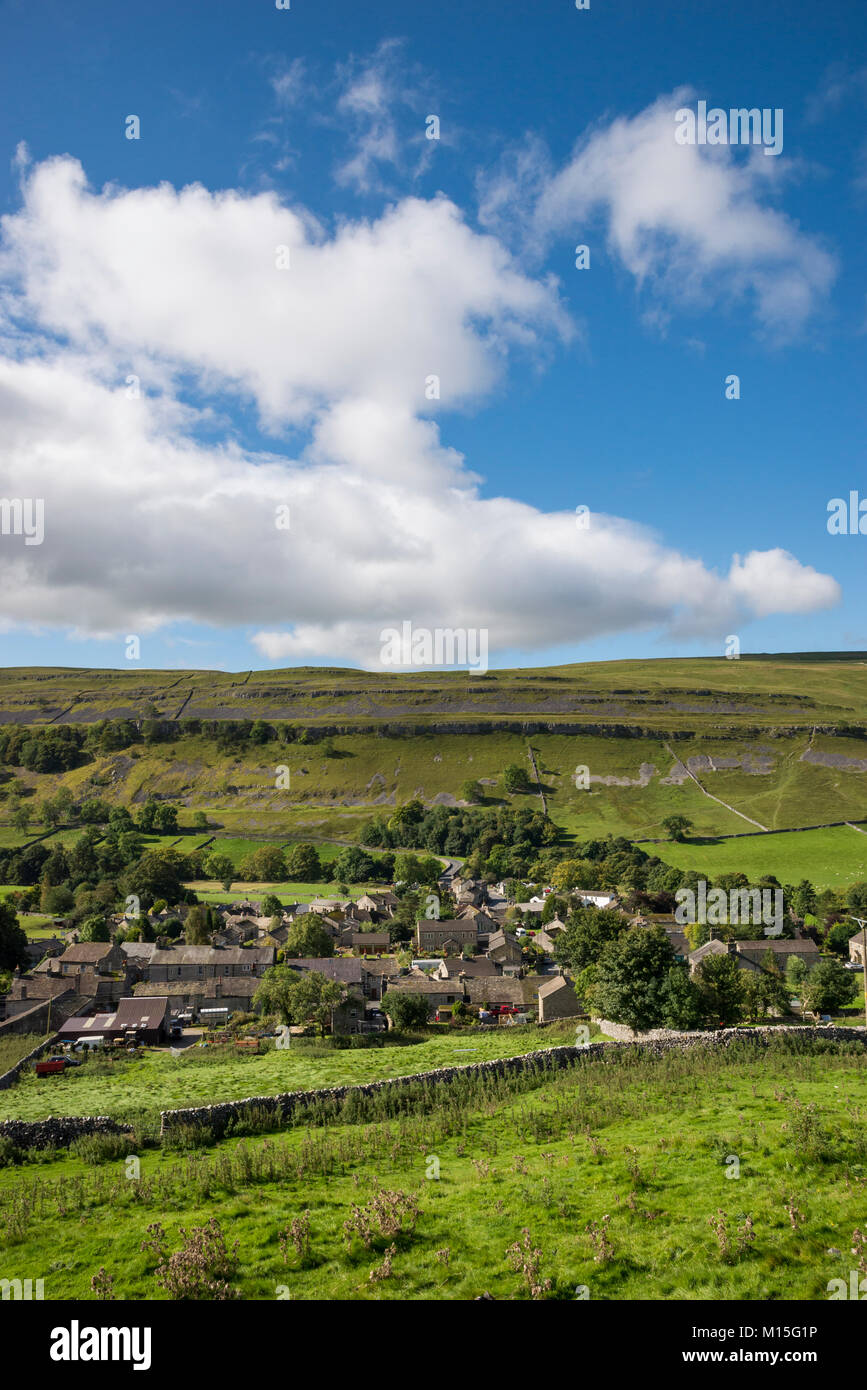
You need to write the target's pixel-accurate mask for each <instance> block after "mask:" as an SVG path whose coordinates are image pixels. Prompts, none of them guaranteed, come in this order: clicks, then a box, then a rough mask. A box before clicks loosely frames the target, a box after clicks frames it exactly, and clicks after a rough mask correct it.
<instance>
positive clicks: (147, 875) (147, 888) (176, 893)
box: [123, 848, 185, 903]
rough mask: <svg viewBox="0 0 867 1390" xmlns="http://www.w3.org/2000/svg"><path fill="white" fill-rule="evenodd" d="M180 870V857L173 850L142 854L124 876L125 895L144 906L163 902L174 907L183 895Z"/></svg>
mask: <svg viewBox="0 0 867 1390" xmlns="http://www.w3.org/2000/svg"><path fill="white" fill-rule="evenodd" d="M184 868H185V861H184V859H183V856H182V855H180V854H178V852H177V850H175V849H171V848H166V849H149V850H146V851H145V853H144V854H143V855H142V857H141V859H140V860H139V861H138V863H137V864H135V865H134V866H133V868H132V869H130V870H129V872H128V873H127V875H126V878H125V880H124V885H123V886H124V890H125V894H126V893H135V894H136V896H137V897H139V898H146V899H147V901H148V902H153V901H154V899H155V898H165V900H166V902H168V903H176V902H178V901H179V900H180V899H181V897H182V894H183V871H184Z"/></svg>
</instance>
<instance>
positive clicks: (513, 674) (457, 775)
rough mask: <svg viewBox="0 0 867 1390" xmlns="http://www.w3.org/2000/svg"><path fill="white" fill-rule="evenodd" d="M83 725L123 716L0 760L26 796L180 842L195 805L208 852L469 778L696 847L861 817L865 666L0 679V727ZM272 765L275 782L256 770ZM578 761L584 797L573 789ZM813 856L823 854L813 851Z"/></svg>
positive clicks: (571, 823)
mask: <svg viewBox="0 0 867 1390" xmlns="http://www.w3.org/2000/svg"><path fill="white" fill-rule="evenodd" d="M104 720H115V721H120V720H129V721H132V722H131V724H129V725H127V726H126V727H127V728H131V729H133V732H134V734H135V738H134V739H132V740H127V743H128V745H129V746H124V740H123V738H121V739H120V745H119V746H116V747H113V748H112V750H111V751H101V750H100V748H98V747H97V748H95V749H94V748H90V749H89V750H88V752H87V755H86V756H82V758H81V759H80V765H78V766H75V767H72V768H70V769H69V770H67V771H65V772H38V771H33V770H28V768H27V767H26V766H16V767H14V768H12V767H9V766H8V765H7V767H6V769H5V776H6V777H7V780H8V777H9V776H10V775H14V778H15V780H16V782H17V785H18V786H19V788H20V789H21V790H22V792H23V796H24V801H25V804H26V805H28V806H31V807H36V806H38V805H39V803H40V802H41V801H42V799H43V798H44V797H45V796H48V795H51V794H52V793H53V792H54V791H56V789H57V788H58V787H59V786H60V785H61V784H63V785H65V786H67V787H68V788H69V789H70V790H71V791H72V792H73V793H74V795H75V797H76V799H82V798H85V797H88V796H98V797H100V798H101V799H102V800H104V801H107V802H108V803H109V804H112V805H114V804H123V805H133V806H135V805H140V804H141V803H143V802H144V801H145V800H146V799H148V798H149V797H150V796H156V797H157V798H159V799H168V800H170V801H172V802H173V803H175V804H176V805H178V806H179V807H180V808H182V809H181V826H182V827H187V828H189V829H190V831H192V828H193V814H194V813H195V812H197V811H204V812H206V814H207V816H208V819H209V832H208V833H209V834H212V835H216V836H217V837H218V838H219V839H221V840H233V841H239V842H240V841H242V840H248V841H250V840H252V841H261V840H273V841H276V842H278V843H282V844H286V843H288V842H291V841H293V840H298V839H304V840H316V841H320V842H325V841H353V840H357V839H358V837H359V834H360V831H361V829H362V827H363V825H364V823H365V822H366V821H367V820H369V818H370V817H371V815H375V814H385V815H388V808H394V807H396V806H398V805H400V804H401V803H402V802H405V801H407V800H409V799H411V798H419V799H420V800H421V801H423V802H424V803H425V805H427V806H432V805H437V804H439V805H446V806H455V805H459V804H462V803H461V788H462V784H463V783H464V782H465V781H466V780H467V779H472V780H475V781H478V782H480V783H481V785H482V790H483V793H484V796H485V801H486V804H488V805H489V806H496V805H498V804H504V803H510V804H513V805H514V804H517V805H525V806H538V807H540V808H541V807H542V805H543V804H544V807H545V809H546V810H547V811H548V814H549V815H550V816H551V817H552V819H553V820H554V821H555V822H556V823H557V824H558V825H559V826H560V827H561V829H562V831H563V833H564V835H565V836H567V837H575V838H577V839H588V838H594V837H599V836H605V835H609V834H612V835H625V836H628V837H630V838H633V839H641V840H644V839H659V838H663V837H664V830H663V826H662V822H663V821H664V819H665V818H666V816H668V815H670V814H672V813H673V812H678V813H681V814H683V815H686V816H687V817H689V819H690V820H691V821H692V822H693V827H694V831H693V833H694V835H696V836H698V837H700V838H701V839H705V840H708V839H717V838H719V837H721V836H727V835H735V834H740V833H743V832H744V831H751V830H756V829H760V828H762V829H766V830H769V831H775V830H781V829H787V828H792V827H803V826H817V825H825V824H828V823H832V822H844V821H861V820H864V819H865V817H867V654H865V653H860V652H858V653H813V654H811V653H801V654H786V655H780V656H756V657H743V658H741V660H739V661H727V660H725V659H724V658H697V659H694V660H685V659H677V660H659V661H620V662H600V663H592V664H576V665H570V666H563V667H557V668H550V669H547V668H544V669H538V670H529V671H495V672H490V673H488V674H487V675H484V676H473V675H468V674H467V673H466V672H435V673H430V672H421V673H411V674H405V673H403V674H389V675H381V674H372V673H369V672H363V671H353V670H334V669H325V668H299V669H294V670H278V671H262V672H242V673H235V674H231V673H225V672H207V671H195V672H183V673H178V672H176V671H174V672H172V671H151V672H149V671H100V670H92V669H82V670H76V669H60V670H49V669H28V670H25V669H20V668H10V669H6V670H5V671H0V724H2V725H3V726H6V727H7V728H9V727H13V728H15V727H17V728H18V729H19V730H21V734H20V736H21V737H24V736H25V731H26V730H28V729H33V730H34V732H36V731H38V730H39V729H43V728H46V727H47V728H51V729H62V728H63V727H64V726H70V725H71V726H73V727H72V728H70V729H69V736H70V737H72V736H74V735H75V736H81V737H83V736H84V734H85V732H86V730H87V728H88V727H90V726H96V727H97V728H98V727H100V726H101V721H104ZM254 720H258V721H264V724H263V725H262V730H263V732H262V736H261V738H259V739H258V740H257V741H256V742H255V743H254V742H251V741H247V740H241V742H240V744H236V745H232V744H231V741H227V740H226V739H220V738H219V737H218V731H219V730H220V729H221V728H222V729H230V728H231V725H230V724H227V723H226V721H238V724H239V726H240V727H244V728H246V729H249V728H250V727H251V722H252V721H254ZM76 730H77V731H78V734H76ZM136 730H138V731H139V732H138V733H135V731H136ZM141 731H144V738H142V732H141ZM326 739H328V740H329V741H328V742H326ZM509 764H518V765H520V766H523V767H525V768H526V769H527V771H528V774H529V775H530V777H531V780H532V782H533V786H534V790H532V791H530V792H527V793H523V794H520V795H517V796H509V795H507V794H506V793H505V792H504V791H503V790H502V785H501V781H500V779H501V774H502V772H503V769H504V768H505V767H506V766H508V765H509ZM286 768H288V777H287V776H286V774H285V772H284V773H283V775H282V777H278V773H279V771H280V769H286ZM581 769H584V770H586V771H585V772H584V774H583V776H584V779H585V780H586V781H587V782H588V783H589V785H586V786H582V785H580V783H581V780H582V778H581V773H580V770H581ZM576 772H577V773H579V785H577V786H576ZM287 781H288V785H285V783H286V782H287ZM278 782H282V783H283V784H284V785H278ZM184 808H186V809H184ZM187 811H188V812H189V815H187ZM37 833H42V830H41V827H39V826H38V825H37V826H35V827H34V825H31V826H30V827H29V828H28V830H27V831H26V832H24V833H19V832H18V831H16V830H15V829H14V828H13V826H12V824H11V817H10V816H9V814H8V810H7V808H6V807H5V806H4V805H3V803H2V802H0V845H3V846H5V847H9V846H12V845H16V844H21V843H25V842H26V841H27V840H28V839H32V838H33V837H34V836H35V835H36V834H37ZM61 833H65V832H61ZM73 833H74V832H73ZM204 838H207V836H205V837H204ZM787 841H788V843H789V844H790V845H791V847H792V850H794V842H793V841H792V839H791V837H787ZM197 842H198V843H201V838H200V840H199V841H197ZM804 843H805V846H806V842H804ZM743 844H748V845H749V846H750V849H749V851H748V852H749V854H750V855H751V856H753V855H756V854H758V855H759V856H761V853H762V850H761V845H762V841H761V840H756V841H746V842H739V841H734V842H732V847H731V849H730V851H728V850H727V851H726V855H728V854H729V852H730V853H731V854H732V855H734V856H738V855H740V854H741V848H740V846H741V845H743ZM827 846H828V848H827V856H826V857H828V858H829V863H828V865H827V866H822V865H818V866H817V865H815V864H814V860H815V859H816V858H817V856H815V855H813V856H811V865H812V866H813V867H818V868H820V869H823V870H824V869H825V868H826V869H827V873H825V872H819V873H817V875H816V881H817V882H820V881H823V879H824V880H825V881H827V882H832V881H834V882H836V881H838V879H839V875H840V874H842V875H843V876H844V878H847V877H848V875H849V872H850V868H851V869H852V870H853V871H854V870H855V869H858V870H859V871H860V848H861V847H860V844H857V843H856V832H849V831H846V830H844V832H843V833H842V834H841V835H839V836H837V837H836V838H832V839H831V840H829V841H828V842H827ZM248 848H249V846H248ZM696 853H698V847H696ZM786 853H787V855H788V854H789V850H788V849H787V851H786ZM825 854H826V848H825V842H823V849H822V851H821V852H820V855H819V856H818V857H819V858H821V857H822V856H823V855H825ZM793 857H794V858H797V851H795V853H794V856H793ZM708 862H709V858H708ZM738 862H739V863H740V862H741V861H740V860H738Z"/></svg>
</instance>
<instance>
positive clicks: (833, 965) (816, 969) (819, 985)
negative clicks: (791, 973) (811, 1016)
mask: <svg viewBox="0 0 867 1390" xmlns="http://www.w3.org/2000/svg"><path fill="white" fill-rule="evenodd" d="M857 993H858V982H857V976H856V975H855V973H854V971H851V970H846V969H845V967H844V966H842V965H841V964H840V962H839V961H838V960H820V961H817V963H816V964H815V965H814V966H813V969H812V970H811V971H810V973H809V975H808V976H807V978H806V980H805V981H804V983H803V985H802V986H801V1002H802V1004H803V1006H804V1008H805V1009H808V1010H809V1011H810V1013H816V1014H836V1013H839V1012H840V1010H841V1009H842V1008H843V1007H844V1006H845V1005H846V1004H851V1003H852V1001H853V999H854V998H855V996H856V994H857Z"/></svg>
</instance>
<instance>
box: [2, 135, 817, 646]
mask: <svg viewBox="0 0 867 1390" xmlns="http://www.w3.org/2000/svg"><path fill="white" fill-rule="evenodd" d="M23 199H24V202H23V207H22V209H21V211H20V212H18V213H15V214H13V215H11V216H8V217H6V218H5V219H3V223H2V233H3V243H2V253H0V272H2V283H3V285H4V297H3V300H2V301H0V302H2V304H3V305H4V307H5V315H6V322H5V325H0V327H3V328H4V338H3V343H4V344H5V353H4V355H2V356H0V429H2V469H0V490H2V492H3V493H4V494H5V495H6V496H22V497H33V496H35V497H42V498H44V500H45V541H44V544H43V545H41V546H34V547H25V546H24V545H23V543H22V544H17V543H16V538H14V537H7V538H5V539H4V544H3V546H2V549H0V585H2V590H3V598H4V603H3V607H4V613H5V614H6V616H7V617H8V618H9V619H10V620H11V621H14V622H17V623H21V624H27V625H31V626H32V625H37V626H42V627H54V626H65V627H67V628H69V627H72V628H74V629H75V630H76V631H77V632H79V633H96V634H109V633H111V634H118V633H120V634H123V633H126V632H148V631H153V630H154V629H155V628H160V627H165V626H166V625H168V624H171V623H173V622H178V621H183V620H186V621H194V622H197V623H202V624H211V625H213V626H215V627H241V628H246V630H247V631H248V634H249V636H250V639H251V641H252V642H253V644H254V647H255V649H256V650H257V651H258V652H259V653H260V654H261V655H262V656H265V657H267V658H269V659H271V660H287V661H296V660H305V659H311V658H314V659H316V658H322V657H325V658H327V659H331V660H335V659H348V660H352V661H355V662H357V663H358V664H360V665H363V666H367V667H372V668H375V667H376V666H377V665H378V662H379V656H380V633H381V631H382V630H383V628H385V627H389V626H394V625H397V624H400V623H401V622H402V621H404V620H409V621H411V622H412V623H413V624H414V625H416V626H425V627H431V628H434V627H449V628H459V627H465V628H485V629H487V630H488V633H489V644H490V649H491V655H492V658H493V659H496V653H497V651H506V650H509V649H512V650H514V649H520V650H523V651H526V652H542V651H544V650H545V649H546V648H549V647H551V646H554V645H560V644H565V643H570V644H575V643H578V642H580V641H581V640H583V639H585V638H589V637H595V636H600V635H602V634H605V633H614V632H623V631H629V630H636V629H645V630H650V629H653V630H657V631H658V630H662V631H669V632H672V633H679V634H684V633H686V634H694V635H700V636H706V637H712V638H714V639H716V640H721V636H722V635H724V634H725V633H727V632H729V631H732V630H733V629H734V625H735V624H736V623H737V622H740V621H746V620H749V618H751V617H754V616H757V615H763V614H766V613H769V612H772V611H777V612H780V611H782V612H792V611H797V612H808V611H812V610H814V609H817V608H822V607H825V606H827V605H828V604H830V603H833V602H835V601H836V599H837V597H838V593H837V587H836V585H835V583H834V581H833V580H831V579H829V578H828V577H827V576H823V575H820V574H817V573H816V572H815V571H813V570H811V569H809V568H808V567H805V566H802V565H800V564H799V563H798V561H797V560H796V559H794V558H793V557H792V556H789V555H786V554H785V552H782V551H770V552H764V553H756V552H754V553H752V554H750V555H748V556H746V558H745V559H744V560H740V559H739V558H736V559H735V562H734V564H733V566H732V570H731V572H730V574H729V575H728V576H721V575H719V574H717V573H715V572H714V571H712V570H709V569H708V568H707V567H706V566H705V565H704V564H703V563H702V562H701V560H699V559H697V558H694V557H691V556H687V555H683V554H681V553H680V552H678V551H677V550H675V549H672V548H670V547H667V546H665V545H664V544H662V543H661V542H660V541H659V540H658V538H656V537H655V536H653V535H651V534H650V533H649V532H647V531H645V530H644V529H643V528H641V527H638V526H636V525H633V524H631V523H629V522H628V521H624V520H621V519H618V518H616V517H608V516H603V515H594V516H593V517H592V518H591V524H590V526H589V527H588V528H587V529H586V530H584V529H579V528H578V526H576V519H575V517H574V516H573V515H572V514H567V513H562V512H555V513H545V512H542V511H541V510H540V509H538V508H536V507H533V506H530V505H528V504H526V503H524V502H518V501H515V500H513V499H510V498H505V497H485V496H484V495H483V493H482V491H481V487H480V484H479V480H478V479H477V478H476V477H474V475H473V474H472V472H471V471H470V470H469V468H468V467H467V464H466V461H465V460H464V459H463V457H462V456H461V455H460V454H459V453H458V452H456V451H455V450H454V449H451V448H449V447H448V445H447V443H446V442H445V441H444V440H443V438H442V437H441V432H440V426H439V424H438V423H437V421H436V420H435V419H432V418H429V417H430V415H431V413H432V411H433V410H434V408H435V406H436V402H431V401H428V400H426V399H425V396H424V384H425V381H426V379H427V378H428V377H429V375H430V374H432V373H435V374H437V375H439V376H440V378H441V383H442V397H443V401H444V402H447V403H449V404H451V405H464V406H466V405H469V404H470V403H472V402H474V401H476V400H478V399H479V398H480V397H481V396H482V395H483V394H484V393H485V392H488V391H490V390H491V389H492V387H493V386H494V385H495V384H496V382H497V381H498V379H499V378H500V375H501V373H502V372H503V370H504V368H505V365H506V363H507V361H508V359H509V358H510V356H512V355H513V354H514V353H516V352H526V351H531V352H539V351H541V350H543V349H544V348H545V346H546V344H550V343H551V341H552V340H553V341H556V340H557V338H558V337H568V336H569V334H570V333H572V332H574V327H573V326H572V325H571V324H570V322H569V320H568V318H567V316H566V314H565V312H564V310H563V308H562V306H561V304H560V301H559V298H558V293H557V287H556V285H555V284H554V283H552V282H551V281H549V280H547V279H542V278H539V277H536V278H532V277H529V276H527V275H526V274H524V273H522V272H521V271H520V269H519V268H518V267H517V266H516V264H515V263H514V262H513V260H512V259H511V257H510V256H509V254H508V252H507V251H506V250H505V249H504V247H503V246H502V244H501V243H500V242H499V241H498V240H497V239H496V238H495V237H493V236H491V235H482V234H479V233H477V232H475V231H473V230H472V229H471V228H469V227H468V226H467V225H466V223H465V222H464V220H463V219H462V217H461V215H460V212H459V210H458V209H457V208H456V207H455V206H454V205H453V204H452V203H451V202H449V201H448V200H446V199H444V198H438V199H433V200H429V201H423V200H419V199H406V200H404V201H403V202H401V203H399V204H397V205H395V206H393V207H391V208H389V209H388V210H386V212H384V213H383V215H382V216H381V217H380V218H379V219H377V220H375V221H357V222H346V223H343V224H341V225H340V226H338V227H337V228H336V230H335V231H334V232H333V233H332V234H328V233H326V231H325V230H324V229H323V228H322V226H321V225H320V224H319V223H318V222H317V221H316V219H315V218H314V217H312V216H311V214H310V213H309V212H308V211H307V210H305V209H303V208H288V207H286V206H284V205H283V204H281V203H280V201H279V200H278V199H277V198H276V197H275V196H274V195H273V194H259V195H256V196H242V195H240V194H238V193H236V192H231V191H230V192H226V193H210V192H208V191H207V190H205V189H204V188H200V187H193V188H187V189H183V190H181V191H176V190H175V189H173V188H171V187H169V186H168V185H163V186H161V187H159V188H147V189H139V190H133V191H124V190H121V189H117V188H110V189H106V190H103V191H102V192H101V193H94V192H93V191H92V190H90V189H89V188H88V187H87V184H86V180H85V178H84V174H83V171H82V170H81V168H80V166H79V165H78V164H77V163H76V162H75V161H74V160H71V159H69V158H65V159H58V160H51V161H48V162H46V163H43V164H41V165H38V166H36V167H35V168H34V169H32V170H30V171H28V172H27V173H26V174H25V182H24V185H23ZM281 243H283V244H288V245H289V246H290V248H291V252H292V256H291V268H290V269H289V270H288V271H280V270H278V269H276V267H275V261H274V248H275V245H279V244H281ZM22 321H26V322H27V324H28V330H27V333H26V335H21V336H16V333H15V325H16V324H18V323H20V322H22ZM128 371H132V372H135V373H137V374H139V373H140V374H141V377H142V384H143V386H144V387H145V393H144V394H143V395H142V396H141V397H139V398H137V399H135V398H130V396H129V393H128V392H127V390H126V388H125V385H124V376H125V374H126V373H127V372H128ZM217 395H218V396H219V404H218V406H214V405H213V404H212V401H213V400H214V399H215V397H216V396H217ZM191 400H192V401H193V402H194V403H192V404H191V403H190V401H191ZM245 400H250V401H252V402H254V403H255V406H256V407H257V409H258V410H259V412H260V414H261V417H262V419H263V420H264V421H265V423H266V425H268V426H269V427H270V428H271V429H272V430H273V431H282V430H283V428H284V427H285V426H289V425H291V426H293V427H297V429H300V430H303V432H304V433H303V437H302V439H301V442H299V443H298V445H297V447H296V448H295V450H294V452H293V453H292V455H291V456H289V455H287V453H286V451H285V450H284V449H280V450H278V449H275V450H273V451H267V452H266V451H260V452H251V451H250V450H246V449H243V448H242V447H240V445H239V444H238V443H236V442H235V436H234V432H233V429H232V428H231V425H230V423H229V422H228V421H227V420H225V419H224V418H223V416H222V415H221V413H220V412H221V411H228V410H229V404H230V403H231V402H234V403H235V404H238V403H243V402H244V401H245ZM230 418H231V417H230ZM215 436H216V437H218V441H219V442H217V443H214V442H213V439H214V437H215ZM286 507H288V508H289V513H288V515H289V517H290V518H291V525H290V528H289V529H288V530H287V529H282V528H281V527H279V526H278V525H277V518H278V509H281V508H286Z"/></svg>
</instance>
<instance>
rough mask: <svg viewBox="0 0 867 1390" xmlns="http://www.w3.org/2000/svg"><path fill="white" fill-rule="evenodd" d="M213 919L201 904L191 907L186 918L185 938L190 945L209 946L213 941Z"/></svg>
mask: <svg viewBox="0 0 867 1390" xmlns="http://www.w3.org/2000/svg"><path fill="white" fill-rule="evenodd" d="M211 930H212V928H211V919H210V913H209V912H208V909H207V908H206V907H204V906H202V905H201V904H197V906H195V907H191V908H190V910H189V912H188V913H187V915H186V917H185V919H184V940H185V941H186V943H187V945H188V946H208V945H210V941H211Z"/></svg>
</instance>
